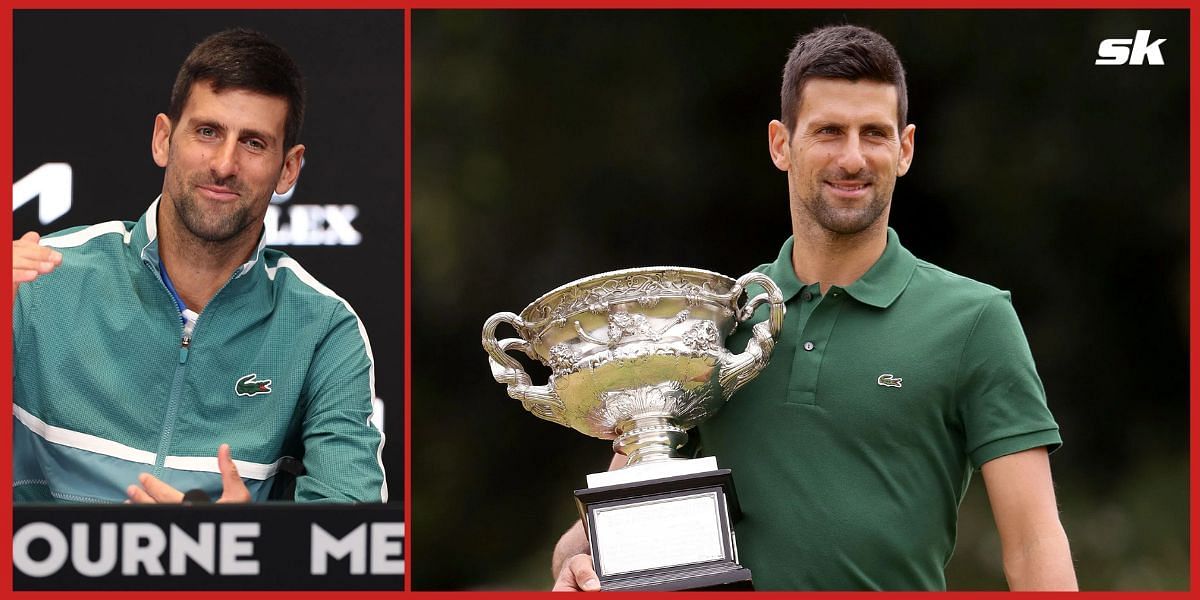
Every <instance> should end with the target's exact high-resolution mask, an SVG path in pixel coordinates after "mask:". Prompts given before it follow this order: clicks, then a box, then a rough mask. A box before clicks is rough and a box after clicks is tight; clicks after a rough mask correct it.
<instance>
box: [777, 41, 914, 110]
mask: <svg viewBox="0 0 1200 600" xmlns="http://www.w3.org/2000/svg"><path fill="white" fill-rule="evenodd" d="M813 77H827V78H831V79H848V80H850V81H858V80H860V79H866V80H868V81H878V82H880V83H890V84H892V85H894V86H896V97H897V98H898V100H899V101H898V106H897V107H896V118H897V121H898V122H899V124H900V127H901V128H903V127H904V126H905V125H906V124H907V122H906V121H907V119H908V87H907V86H906V85H905V84H904V65H902V64H900V56H899V55H898V54H896V48H895V47H893V46H892V43H891V42H889V41H887V39H886V38H884V37H883V36H882V35H879V34H878V33H875V32H874V31H871V30H870V29H867V28H865V27H859V26H857V25H833V26H828V27H822V28H818V29H815V30H813V31H812V32H810V33H807V34H805V35H803V36H801V37H800V39H798V40H796V45H795V46H794V47H792V52H791V54H789V55H788V61H787V65H785V66H784V68H783V88H782V90H781V91H780V94H779V96H780V101H781V103H782V113H781V114H782V115H783V123H784V125H786V126H787V128H788V131H792V129H793V128H795V126H796V118H797V114H798V113H799V111H800V101H801V93H802V91H803V89H804V84H805V82H807V81H808V80H809V79H810V78H813Z"/></svg>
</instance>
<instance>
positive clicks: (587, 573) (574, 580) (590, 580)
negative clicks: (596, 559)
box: [553, 554, 600, 592]
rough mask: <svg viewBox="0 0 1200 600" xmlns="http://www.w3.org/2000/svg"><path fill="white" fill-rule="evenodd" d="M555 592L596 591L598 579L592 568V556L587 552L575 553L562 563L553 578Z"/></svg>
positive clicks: (598, 584) (597, 589)
mask: <svg viewBox="0 0 1200 600" xmlns="http://www.w3.org/2000/svg"><path fill="white" fill-rule="evenodd" d="M553 591H555V592H598V591H600V580H599V579H597V578H596V571H595V570H594V569H592V557H591V555H588V554H576V555H575V556H572V557H571V558H568V559H567V562H565V563H563V566H562V570H560V571H559V572H558V579H556V580H554V590H553Z"/></svg>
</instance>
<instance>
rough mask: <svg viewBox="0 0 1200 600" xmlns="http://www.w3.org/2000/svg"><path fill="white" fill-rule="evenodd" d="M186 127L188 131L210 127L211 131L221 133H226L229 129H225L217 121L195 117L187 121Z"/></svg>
mask: <svg viewBox="0 0 1200 600" xmlns="http://www.w3.org/2000/svg"><path fill="white" fill-rule="evenodd" d="M187 126H188V129H195V128H197V127H212V128H213V129H216V130H217V131H221V132H224V131H227V130H228V129H229V128H228V127H226V126H225V125H224V124H223V123H221V122H219V121H215V120H213V119H204V118H196V117H192V118H190V119H188V121H187Z"/></svg>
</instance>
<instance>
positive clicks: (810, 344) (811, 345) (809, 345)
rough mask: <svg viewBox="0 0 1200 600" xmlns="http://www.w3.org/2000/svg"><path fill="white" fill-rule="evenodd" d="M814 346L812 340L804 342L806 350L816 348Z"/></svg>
mask: <svg viewBox="0 0 1200 600" xmlns="http://www.w3.org/2000/svg"><path fill="white" fill-rule="evenodd" d="M816 347H817V346H816V345H815V344H813V343H812V342H804V349H805V350H806V351H808V352H812V349H813V348H816Z"/></svg>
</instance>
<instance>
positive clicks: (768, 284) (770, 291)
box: [719, 273, 787, 400]
mask: <svg viewBox="0 0 1200 600" xmlns="http://www.w3.org/2000/svg"><path fill="white" fill-rule="evenodd" d="M752 283H756V284H758V285H760V286H762V288H763V289H764V290H766V291H765V292H764V293H762V294H758V295H757V296H755V297H753V298H751V299H750V300H749V301H748V302H746V305H745V306H744V307H742V308H741V309H740V310H738V315H737V320H738V322H739V323H741V322H743V321H746V320H748V319H750V317H752V316H753V315H754V311H755V310H756V309H758V307H759V306H761V305H762V304H763V303H764V302H769V303H770V304H771V314H770V316H768V317H767V320H765V321H763V322H761V323H759V324H757V325H755V326H754V327H753V328H752V329H751V332H752V335H751V336H750V339H749V341H747V342H746V350H745V351H743V352H742V353H741V354H735V355H733V356H730V357H729V358H728V359H726V360H725V361H724V362H723V363H722V364H721V374H720V376H719V377H720V384H721V390H722V391H723V393H724V396H725V399H726V400H728V399H729V397H730V396H732V395H733V393H734V392H736V391H738V390H739V389H741V387H742V386H744V385H746V384H747V383H749V382H750V380H752V379H754V378H755V377H757V376H758V374H759V373H760V372H761V371H762V370H763V368H764V367H766V366H767V363H768V362H770V360H771V352H772V351H774V350H775V340H776V339H778V338H779V331H780V330H781V329H783V315H784V313H786V312H787V309H786V307H784V305H783V292H781V291H780V290H779V286H777V285H775V282H774V281H772V280H771V278H770V277H767V276H766V275H763V274H762V273H747V274H745V275H742V276H741V277H739V278H738V280H737V283H736V284H734V286H733V289H732V290H730V294H731V295H732V297H733V298H734V300H735V301H736V300H737V299H739V298H740V297H741V296H742V293H743V292H744V291H745V288H746V286H747V285H749V284H752Z"/></svg>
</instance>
